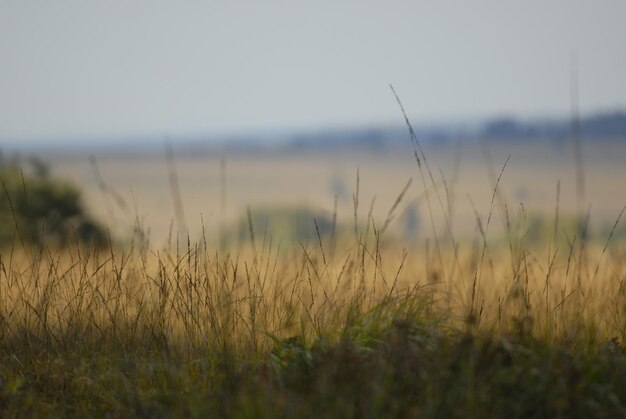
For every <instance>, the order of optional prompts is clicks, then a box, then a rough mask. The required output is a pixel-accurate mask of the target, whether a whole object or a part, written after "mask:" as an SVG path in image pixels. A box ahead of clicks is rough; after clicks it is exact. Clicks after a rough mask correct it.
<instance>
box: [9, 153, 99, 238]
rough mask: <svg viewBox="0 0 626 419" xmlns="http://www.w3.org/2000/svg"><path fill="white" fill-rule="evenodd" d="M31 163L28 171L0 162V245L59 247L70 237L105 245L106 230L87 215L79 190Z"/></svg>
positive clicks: (18, 166) (36, 162)
mask: <svg viewBox="0 0 626 419" xmlns="http://www.w3.org/2000/svg"><path fill="white" fill-rule="evenodd" d="M33 162H34V163H33V168H34V169H33V172H34V173H32V174H31V173H29V172H25V171H24V169H23V168H22V167H21V166H20V165H18V164H15V163H4V164H3V163H2V162H1V161H0V194H1V198H0V247H1V246H7V245H8V244H11V243H14V242H15V241H20V242H23V243H31V244H37V245H42V244H43V243H44V242H45V243H46V244H48V245H57V246H60V245H63V244H65V243H66V242H67V241H68V240H70V239H72V238H77V239H78V240H80V241H85V242H93V243H94V244H96V245H98V246H103V245H105V244H106V242H107V235H106V232H105V230H104V229H103V228H102V227H101V226H100V225H98V223H96V222H95V221H94V220H93V219H91V218H90V217H89V216H88V215H87V213H86V211H85V209H84V208H83V205H82V203H81V200H80V192H79V190H78V189H77V188H75V187H73V186H72V185H70V184H69V183H66V182H62V181H59V180H56V179H52V178H51V177H49V176H48V174H47V169H46V168H45V166H44V165H42V164H41V163H40V162H38V161H37V160H33Z"/></svg>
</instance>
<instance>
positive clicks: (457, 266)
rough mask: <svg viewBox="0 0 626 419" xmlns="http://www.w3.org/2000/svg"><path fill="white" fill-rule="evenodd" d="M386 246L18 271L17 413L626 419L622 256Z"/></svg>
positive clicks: (13, 292)
mask: <svg viewBox="0 0 626 419" xmlns="http://www.w3.org/2000/svg"><path fill="white" fill-rule="evenodd" d="M381 243H382V242H381V240H379V238H377V237H373V238H372V239H371V240H369V241H366V242H361V241H359V242H357V245H356V246H349V245H341V244H340V245H338V246H335V245H334V244H333V245H332V246H330V245H328V244H327V243H323V242H322V240H321V239H320V241H319V243H317V244H311V245H308V246H305V245H302V246H301V247H300V248H296V249H287V250H283V251H281V250H279V249H277V248H274V247H273V246H272V244H271V243H270V242H269V241H267V242H266V241H264V242H263V243H256V244H253V247H252V248H251V249H248V250H245V249H244V250H241V252H240V253H239V254H237V255H230V254H220V253H216V252H212V251H210V250H207V249H206V248H205V247H203V246H202V245H201V244H198V245H195V246H191V245H189V246H188V247H187V249H185V250H184V251H162V252H157V253H153V252H150V251H148V250H146V249H143V250H141V249H132V250H128V251H125V252H122V251H109V252H102V251H98V250H89V248H86V247H83V246H81V245H76V246H68V247H66V248H64V249H61V250H58V251H53V250H51V249H47V248H40V249H38V250H32V249H30V250H28V249H22V250H21V251H16V250H15V249H13V250H11V251H7V252H4V253H1V254H0V255H1V256H0V337H1V339H0V376H1V378H2V392H1V394H0V412H2V416H4V417H29V416H30V417H59V416H61V417H342V418H343V417H481V418H482V417H494V418H497V417H507V418H517V417H520V418H522V417H551V418H552V417H566V418H572V417H585V418H588V417H626V352H625V351H624V349H623V346H622V344H621V342H622V341H623V337H624V335H623V333H624V331H625V330H626V328H625V327H624V325H626V322H625V321H624V319H625V318H626V316H624V313H625V312H626V297H625V293H624V287H623V281H624V278H626V275H625V274H626V271H625V269H626V268H625V267H624V266H623V263H622V260H623V254H622V253H621V250H620V248H619V246H615V247H611V248H610V249H609V251H607V250H606V248H604V249H603V248H602V247H600V248H598V249H596V250H594V249H593V248H588V249H582V248H580V249H578V250H577V249H576V248H575V247H574V246H571V247H570V249H569V251H567V252H561V253H558V252H557V251H552V252H550V250H549V255H550V256H551V257H549V258H547V262H545V264H546V266H544V265H543V262H541V261H540V259H539V258H538V257H536V256H535V251H534V250H533V251H531V249H529V248H525V247H523V246H518V247H517V248H514V247H513V246H508V247H509V249H508V252H509V253H508V254H507V253H506V252H504V251H502V250H493V251H491V250H489V248H488V247H487V246H486V244H485V245H484V247H483V249H484V251H481V248H480V247H478V250H477V249H476V248H475V247H474V248H470V252H468V253H467V254H466V253H465V252H463V251H459V252H452V251H445V249H443V250H442V252H441V254H440V255H439V257H440V258H441V259H440V263H439V264H437V263H436V257H435V256H432V257H430V258H429V257H428V254H429V253H428V252H426V253H425V254H426V256H419V255H418V254H417V253H420V254H424V252H422V251H418V250H416V251H415V253H414V254H409V253H407V252H403V251H402V249H396V248H394V246H393V245H387V247H384V246H383V245H382V244H381ZM485 243H486V242H485ZM331 248H332V249H333V250H332V251H330V250H329V249H331ZM463 249H465V248H462V250H463ZM583 252H584V253H583ZM432 253H433V254H434V252H432ZM483 255H485V256H483ZM583 256H584V258H583ZM493 261H496V262H495V263H494V262H493ZM497 261H501V262H497ZM502 261H504V262H502ZM425 267H428V269H425ZM448 267H449V268H448ZM444 268H447V269H444Z"/></svg>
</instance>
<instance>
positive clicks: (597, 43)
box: [0, 0, 626, 145]
mask: <svg viewBox="0 0 626 419" xmlns="http://www.w3.org/2000/svg"><path fill="white" fill-rule="evenodd" d="M625 16H626V2H624V1H622V0H614V1H608V0H595V1H591V0H589V1H577V0H551V1H505V0H493V1H486V0H475V1H468V0H459V1H448V0H442V1H401V0H386V1H368V0H345V1H342V0H332V1H325V0H316V1H307V2H304V1H297V0H290V1H280V0H264V1H248V2H242V1H241V2H240V1H234V0H229V1H217V0H205V1H200V0H184V1H181V0H178V1H160V0H149V1H139V0H107V1H94V0H75V1H70V0H55V1H49V0H42V1H29V0H0V145H1V144H2V143H5V144H9V143H20V144H31V143H33V144H34V143H44V144H54V142H55V141H56V142H58V141H63V142H69V143H76V144H79V143H85V142H89V141H108V140H109V139H114V138H117V139H120V138H128V139H129V140H128V141H132V138H140V137H141V138H146V137H151V138H152V137H154V138H156V137H158V138H159V139H160V140H161V139H162V138H163V136H169V137H173V138H178V137H182V136H185V135H204V134H226V133H231V134H236V133H251V132H258V131H271V130H310V129H318V128H328V127H342V126H376V125H385V124H396V123H401V122H402V119H401V118H402V117H401V114H400V112H399V109H398V107H397V104H396V103H395V100H394V98H393V95H392V94H391V92H390V89H389V84H390V83H392V84H393V85H394V87H395V89H396V91H397V92H398V94H399V95H400V96H401V98H402V100H403V102H404V105H405V107H406V109H407V112H408V113H409V115H410V116H411V118H412V119H413V122H415V123H416V124H426V123H431V122H443V121H457V120H472V119H477V118H487V117H492V116H502V115H514V116H518V117H535V116H566V115H568V114H569V109H570V79H571V77H570V73H571V70H572V61H573V59H572V57H573V56H575V57H576V59H575V60H574V61H576V62H577V68H578V74H579V75H578V86H579V97H580V99H579V100H580V109H581V112H582V113H583V114H588V113H594V112H599V111H603V110H611V109H615V108H619V109H625V108H626V76H625V75H626V25H624V17H625Z"/></svg>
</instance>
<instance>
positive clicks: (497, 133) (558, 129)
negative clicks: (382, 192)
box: [284, 111, 626, 149]
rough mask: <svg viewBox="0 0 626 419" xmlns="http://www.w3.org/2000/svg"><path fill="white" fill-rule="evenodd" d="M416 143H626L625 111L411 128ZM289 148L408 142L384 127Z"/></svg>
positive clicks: (403, 132) (327, 134) (292, 140)
mask: <svg viewBox="0 0 626 419" xmlns="http://www.w3.org/2000/svg"><path fill="white" fill-rule="evenodd" d="M414 129H415V133H416V135H417V137H418V140H419V141H421V142H423V143H426V144H448V143H455V142H457V141H467V142H470V141H482V140H489V141H511V140H513V141H557V142H563V141H568V140H570V139H572V138H574V137H575V136H580V137H581V138H583V139H588V140H623V141H626V112H622V111H618V112H610V113H601V114H596V115H591V116H587V117H583V118H581V119H580V120H579V121H576V123H575V122H574V121H572V120H571V119H567V118H564V119H534V120H522V119H518V118H514V117H500V118H494V119H491V120H488V121H486V122H484V123H479V124H466V125H463V124H456V125H452V124H451V125H438V126H431V127H421V126H419V125H416V126H414ZM284 144H286V145H287V147H288V148H292V149H328V148H338V147H339V148H353V147H368V148H386V147H398V146H400V147H402V146H406V145H407V144H410V143H409V142H408V141H407V129H406V127H403V126H397V127H387V128H361V129H357V128H355V129H334V130H325V131H318V132H311V133H307V134H298V135H293V136H291V137H289V139H288V140H287V141H286V142H284Z"/></svg>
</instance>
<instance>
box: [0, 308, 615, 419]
mask: <svg viewBox="0 0 626 419" xmlns="http://www.w3.org/2000/svg"><path fill="white" fill-rule="evenodd" d="M367 321H368V320H367V316H365V317H364V318H362V319H360V321H359V322H357V324H355V325H354V326H353V327H350V328H348V329H346V330H344V333H343V334H342V336H340V337H338V338H337V339H326V338H324V337H321V338H319V339H317V340H316V341H315V342H313V343H312V344H309V345H307V344H305V343H303V342H302V341H301V340H300V339H298V338H295V337H294V338H290V339H285V340H276V341H275V342H274V347H273V349H272V350H271V351H270V352H268V353H267V354H266V355H264V356H261V357H250V356H249V354H241V353H237V352H236V351H231V350H229V348H225V350H224V351H221V352H220V351H217V352H206V353H205V354H204V355H203V356H201V357H198V358H194V359H190V358H189V357H186V356H180V355H176V354H172V353H167V351H164V350H159V349H158V345H145V346H142V347H137V348H118V349H117V350H108V351H103V350H98V349H93V350H89V351H85V350H83V351H81V350H80V349H79V348H67V349H65V350H57V351H50V350H48V349H47V348H41V350H40V351H31V352H27V353H22V354H15V353H13V354H9V353H7V352H6V351H7V349H8V348H3V349H4V350H3V359H2V368H3V374H4V376H5V379H6V381H5V387H4V393H3V398H2V412H3V416H20V417H24V416H37V417H39V416H49V417H58V416H68V417H91V416H95V417H98V416H100V417H102V416H106V417H172V416H177V417H342V418H343V417H459V418H461V417H481V418H482V417H509V418H518V417H520V418H521V417H550V418H554V417H564V418H574V417H581V418H589V417H610V418H613V417H624V416H625V415H626V405H625V401H626V354H625V353H624V351H623V349H622V348H621V347H620V346H619V345H618V344H617V343H609V344H606V345H603V346H599V347H595V348H590V347H576V346H571V345H566V344H556V343H553V344H546V342H543V341H538V340H536V339H532V338H530V337H529V336H516V337H512V338H498V339H495V338H493V337H491V336H474V335H469V334H467V333H462V332H458V331H454V330H447V331H446V330H445V329H443V328H442V326H434V325H429V324H424V323H423V319H420V318H419V317H416V318H404V319H402V320H400V319H397V320H394V321H392V322H391V323H388V324H387V323H384V321H383V320H382V319H378V320H376V322H379V324H376V325H368V324H367ZM380 322H383V323H384V324H380ZM5 345H6V344H5ZM247 355H248V356H247Z"/></svg>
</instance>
